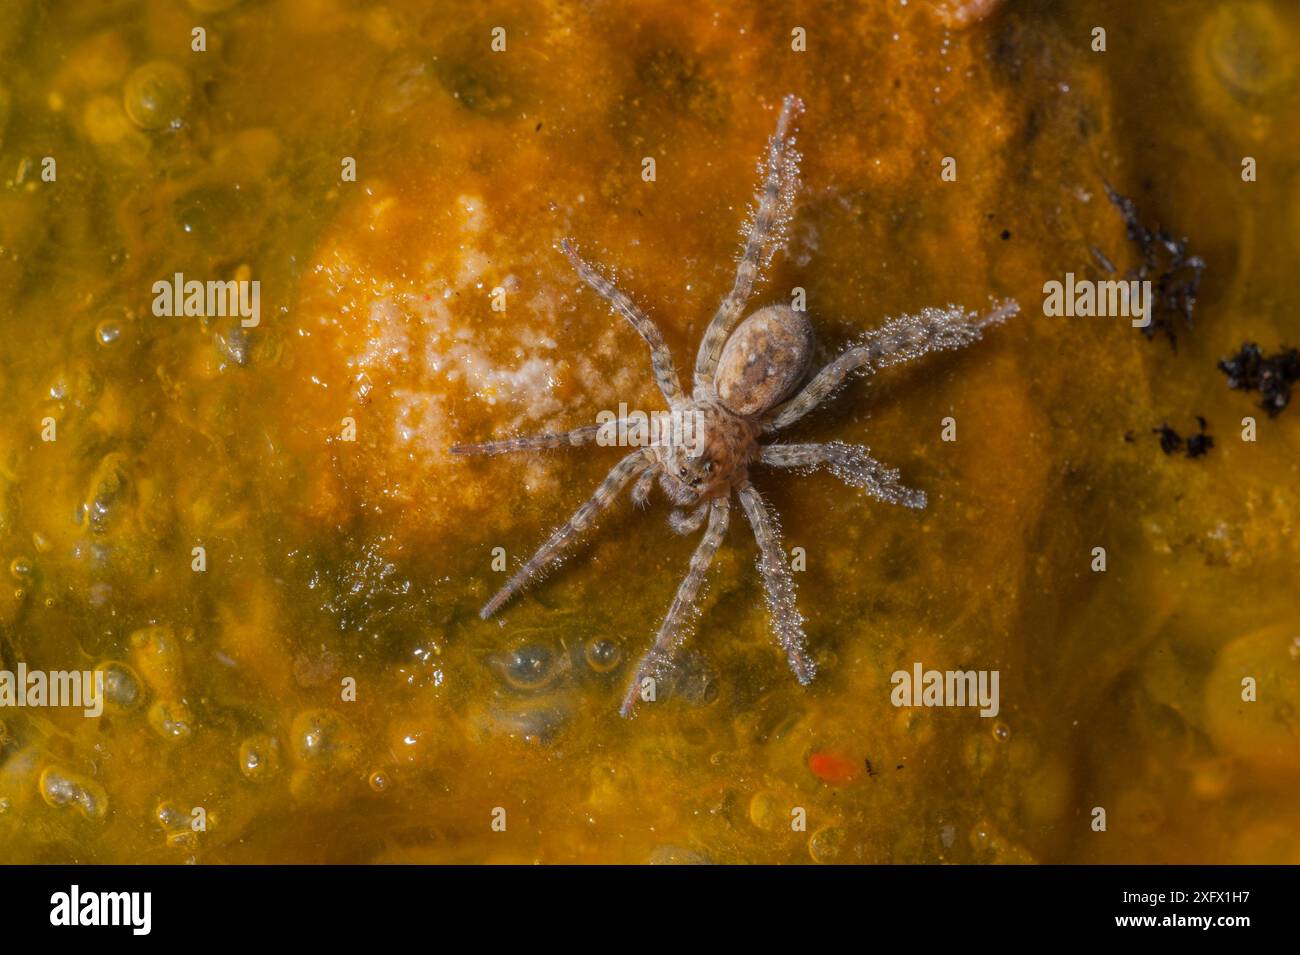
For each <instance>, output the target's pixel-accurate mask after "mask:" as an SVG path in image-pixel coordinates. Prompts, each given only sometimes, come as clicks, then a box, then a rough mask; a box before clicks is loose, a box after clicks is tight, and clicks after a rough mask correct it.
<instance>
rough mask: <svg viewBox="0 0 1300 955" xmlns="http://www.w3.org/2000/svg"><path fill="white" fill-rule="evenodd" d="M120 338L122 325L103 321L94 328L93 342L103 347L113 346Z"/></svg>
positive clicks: (111, 321) (108, 320)
mask: <svg viewBox="0 0 1300 955" xmlns="http://www.w3.org/2000/svg"><path fill="white" fill-rule="evenodd" d="M121 337H122V323H121V322H117V321H114V320H113V319H111V318H109V319H105V320H104V321H102V322H100V323H99V324H98V325H96V326H95V341H97V342H99V343H100V344H101V345H103V346H104V347H106V348H107V347H108V346H109V345H115V344H117V342H118V341H119V340H120V339H121Z"/></svg>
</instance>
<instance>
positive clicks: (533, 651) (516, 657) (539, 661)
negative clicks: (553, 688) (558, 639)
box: [497, 644, 561, 692]
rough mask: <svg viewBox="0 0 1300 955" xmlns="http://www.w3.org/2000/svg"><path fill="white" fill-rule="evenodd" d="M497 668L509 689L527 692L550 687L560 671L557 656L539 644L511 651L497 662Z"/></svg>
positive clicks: (548, 648)
mask: <svg viewBox="0 0 1300 955" xmlns="http://www.w3.org/2000/svg"><path fill="white" fill-rule="evenodd" d="M497 668H498V670H499V671H500V673H501V678H502V679H503V680H505V682H506V683H507V684H508V685H509V686H510V687H511V688H513V689H516V690H525V691H529V692H533V691H537V690H543V689H545V688H546V687H548V686H550V685H551V683H552V682H553V681H554V680H555V678H556V677H557V676H559V672H560V669H561V668H560V666H559V662H558V657H557V654H556V653H555V652H554V651H553V650H551V648H550V647H547V646H542V645H540V644H530V645H528V646H523V647H519V648H518V649H516V650H513V651H511V652H510V653H508V654H507V655H506V656H505V657H504V658H502V659H501V660H500V661H499V662H498V664H497Z"/></svg>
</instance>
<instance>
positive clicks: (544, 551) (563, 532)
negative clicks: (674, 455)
mask: <svg viewBox="0 0 1300 955" xmlns="http://www.w3.org/2000/svg"><path fill="white" fill-rule="evenodd" d="M648 457H649V452H648V451H645V450H644V449H643V450H639V451H633V452H632V453H631V454H629V455H628V456H627V457H625V458H624V459H623V460H622V461H619V462H618V464H616V465H614V468H613V470H611V471H610V472H609V474H608V475H607V476H606V478H605V480H604V481H602V482H601V485H600V487H598V488H596V493H595V494H593V495H592V496H591V497H590V498H589V499H588V500H587V502H586V503H585V504H583V505H582V506H581V507H580V508H578V509H577V511H575V512H574V514H573V516H572V517H571V518H569V520H568V522H566V523H565V524H564V525H562V526H561V527H560V528H559V529H558V530H556V532H555V533H554V534H552V535H551V536H550V538H549V539H548V540H547V541H546V543H545V544H543V545H542V546H541V547H539V548H538V549H537V553H535V554H534V555H533V556H532V557H530V558H529V559H528V563H526V564H524V566H522V567H520V568H519V570H518V571H517V572H516V573H515V575H514V576H513V577H511V578H510V580H509V581H507V582H506V585H505V586H504V587H502V588H501V589H500V590H498V591H497V592H496V596H494V597H493V598H492V599H491V600H489V601H488V602H487V603H486V604H484V605H483V609H482V610H480V611H479V614H478V615H479V616H480V617H482V618H483V619H484V620H486V619H487V618H488V617H490V616H492V615H493V614H494V613H496V612H497V611H498V610H499V609H501V605H502V604H504V603H505V602H506V601H507V600H509V599H510V598H511V597H513V596H514V595H515V594H516V593H518V592H519V591H520V590H521V589H522V588H523V586H524V584H526V583H527V582H528V580H529V579H530V578H532V577H534V576H536V575H537V574H538V573H540V572H541V571H542V570H544V569H545V568H546V565H547V564H549V563H550V562H551V561H553V560H554V559H555V558H556V557H557V556H558V555H559V553H560V551H562V550H563V549H564V548H565V547H567V546H568V545H569V544H570V543H572V542H573V540H574V538H576V537H577V536H578V535H579V534H580V533H582V532H583V531H584V530H586V529H587V528H588V527H590V526H591V523H592V521H593V520H595V519H596V518H597V517H598V516H599V515H600V514H601V512H602V511H604V510H605V509H607V508H608V507H609V505H610V504H612V503H613V502H614V498H615V497H617V496H618V492H619V491H621V490H622V489H623V487H624V486H625V485H626V484H627V482H628V481H630V480H631V479H632V476H633V475H634V474H636V473H637V472H639V471H640V470H641V469H642V468H644V467H645V464H646V461H647V459H648Z"/></svg>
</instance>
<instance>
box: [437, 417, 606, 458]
mask: <svg viewBox="0 0 1300 955" xmlns="http://www.w3.org/2000/svg"><path fill="white" fill-rule="evenodd" d="M601 427H602V426H601V425H598V424H589V425H586V426H585V427H581V428H574V429H573V430H572V431H560V432H557V433H553V434H530V435H525V436H524V437H522V438H507V439H506V440H504V441H489V442H487V443H486V444H455V445H452V447H451V453H452V454H466V455H468V454H487V455H490V454H509V453H510V452H512V451H541V450H544V449H546V448H576V447H578V446H579V445H583V444H590V443H591V442H592V441H595V440H596V438H597V437H598V436H599V434H600V429H601Z"/></svg>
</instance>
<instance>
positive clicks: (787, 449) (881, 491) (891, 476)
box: [761, 441, 925, 508]
mask: <svg viewBox="0 0 1300 955" xmlns="http://www.w3.org/2000/svg"><path fill="white" fill-rule="evenodd" d="M761 460H762V463H763V464H766V465H768V466H769V467H774V468H797V469H800V470H804V471H815V470H817V468H819V467H825V468H826V469H827V470H829V471H830V472H831V473H832V474H834V475H835V476H836V477H837V478H839V479H840V480H841V481H843V482H844V483H845V484H849V485H852V486H853V487H860V488H862V489H863V490H864V491H866V492H867V493H868V494H870V495H871V496H872V497H874V498H875V499H876V500H878V501H884V502H885V503H887V504H901V505H903V506H904V507H914V508H923V507H925V492H924V491H916V490H913V489H912V488H909V487H904V486H903V485H901V484H899V483H898V469H897V468H891V467H889V466H888V465H885V464H881V463H880V462H879V461H877V460H876V459H875V458H873V457H872V456H871V452H870V451H869V450H868V449H866V448H864V447H862V446H861V445H857V444H845V443H844V442H842V441H832V442H830V443H829V444H769V445H767V446H766V447H764V448H763V454H762V458H761Z"/></svg>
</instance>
